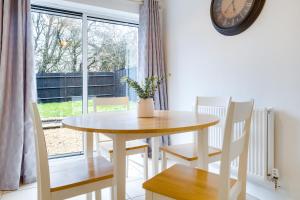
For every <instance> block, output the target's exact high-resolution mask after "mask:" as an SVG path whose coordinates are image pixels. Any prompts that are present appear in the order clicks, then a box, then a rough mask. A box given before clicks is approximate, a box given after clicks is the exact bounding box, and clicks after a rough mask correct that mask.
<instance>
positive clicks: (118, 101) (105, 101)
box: [93, 97, 129, 112]
mask: <svg viewBox="0 0 300 200" xmlns="http://www.w3.org/2000/svg"><path fill="white" fill-rule="evenodd" d="M93 106H94V112H97V106H124V108H126V109H127V110H128V109H129V99H128V97H103V98H102V97H96V98H94V99H93Z"/></svg>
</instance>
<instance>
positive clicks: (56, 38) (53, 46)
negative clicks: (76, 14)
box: [32, 13, 137, 73]
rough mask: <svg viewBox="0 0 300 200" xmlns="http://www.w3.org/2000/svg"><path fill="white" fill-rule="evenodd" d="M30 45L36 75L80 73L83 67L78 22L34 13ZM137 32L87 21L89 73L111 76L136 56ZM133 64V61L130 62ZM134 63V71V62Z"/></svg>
mask: <svg viewBox="0 0 300 200" xmlns="http://www.w3.org/2000/svg"><path fill="white" fill-rule="evenodd" d="M32 21H33V38H34V40H33V42H34V44H33V45H34V51H35V61H36V71H37V72H38V73H55V72H80V71H81V70H82V69H81V66H82V34H81V32H82V26H81V23H82V22H81V19H75V18H69V17H62V16H55V15H49V14H44V13H33V14H32ZM136 43H137V30H136V29H135V28H131V27H126V26H122V25H114V24H108V23H103V22H96V21H89V25H88V70H89V71H91V72H113V71H115V70H118V69H122V68H124V67H125V66H127V65H128V63H129V61H128V60H129V57H130V56H128V52H134V53H132V54H133V55H136V53H137V45H136ZM131 60H136V57H135V58H133V59H131ZM131 63H134V65H135V67H136V61H135V62H131Z"/></svg>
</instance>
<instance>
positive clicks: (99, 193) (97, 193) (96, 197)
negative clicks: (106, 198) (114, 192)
mask: <svg viewBox="0 0 300 200" xmlns="http://www.w3.org/2000/svg"><path fill="white" fill-rule="evenodd" d="M95 199H96V200H101V190H97V191H95Z"/></svg>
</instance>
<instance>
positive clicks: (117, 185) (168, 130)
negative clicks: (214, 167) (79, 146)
mask: <svg viewBox="0 0 300 200" xmlns="http://www.w3.org/2000/svg"><path fill="white" fill-rule="evenodd" d="M62 123H63V126H64V127H65V128H70V129H73V130H77V131H82V132H85V133H86V135H85V137H84V138H85V140H84V141H85V145H84V146H85V153H86V156H87V157H92V156H93V144H94V143H93V134H94V133H101V134H105V135H106V136H108V137H109V138H111V139H112V140H113V151H114V153H113V165H114V190H113V191H114V195H113V196H114V199H115V200H125V199H126V141H131V140H137V139H146V138H152V175H156V174H157V173H158V163H159V161H158V159H159V137H160V136H164V135H171V134H178V133H185V132H191V131H195V133H196V134H195V142H194V145H195V148H196V149H197V153H198V158H201V159H199V160H198V167H199V168H202V169H207V168H208V128H209V127H210V126H214V125H216V124H218V123H219V118H218V117H216V116H213V115H206V114H198V113H195V112H184V111H155V112H154V116H153V117H151V118H139V117H137V114H136V111H119V112H99V113H89V114H86V115H82V116H78V117H67V118H65V119H63V122H62Z"/></svg>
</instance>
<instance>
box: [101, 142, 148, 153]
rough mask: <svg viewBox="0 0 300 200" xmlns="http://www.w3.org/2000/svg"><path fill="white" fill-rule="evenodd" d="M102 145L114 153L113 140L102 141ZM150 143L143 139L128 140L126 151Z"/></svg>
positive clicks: (146, 145) (141, 147)
mask: <svg viewBox="0 0 300 200" xmlns="http://www.w3.org/2000/svg"><path fill="white" fill-rule="evenodd" d="M99 145H100V147H101V148H102V149H104V150H106V151H107V152H109V153H113V142H112V141H109V142H100V144H99ZM148 146H149V144H147V143H146V142H143V141H141V140H133V141H128V142H126V151H130V150H136V149H143V148H145V147H148Z"/></svg>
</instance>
